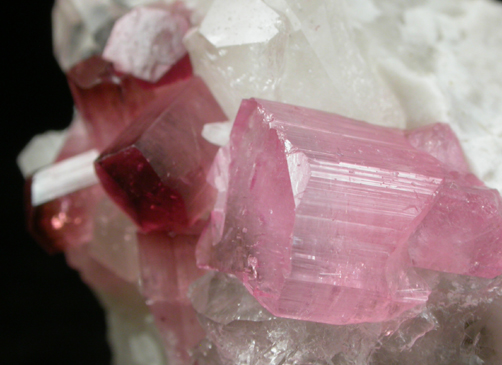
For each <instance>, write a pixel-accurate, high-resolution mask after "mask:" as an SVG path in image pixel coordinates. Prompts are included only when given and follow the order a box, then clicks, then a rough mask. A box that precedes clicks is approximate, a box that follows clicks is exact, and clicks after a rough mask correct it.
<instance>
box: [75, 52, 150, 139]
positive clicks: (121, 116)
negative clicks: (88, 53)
mask: <svg viewBox="0 0 502 365" xmlns="http://www.w3.org/2000/svg"><path fill="white" fill-rule="evenodd" d="M67 76H68V83H69V85H70V90H71V93H72V95H73V100H74V101H75V105H76V107H77V109H78V110H79V111H80V113H81V114H82V117H83V119H84V120H85V122H86V127H87V129H88V131H89V134H90V135H91V136H92V138H93V140H94V143H95V144H96V146H97V147H98V148H99V149H103V148H104V147H106V146H107V145H108V144H109V143H110V142H111V141H113V140H114V139H115V137H117V135H118V134H119V133H120V132H121V131H122V130H123V129H124V128H125V127H126V126H128V125H129V124H130V123H131V122H132V120H133V119H134V118H136V117H137V116H138V115H139V113H140V112H141V111H142V110H143V108H144V107H145V106H146V105H147V104H148V103H150V102H151V101H152V100H153V99H154V97H155V93H154V91H153V90H147V89H144V88H142V87H141V86H140V85H139V84H138V82H137V80H135V79H134V78H133V77H132V76H127V75H119V74H117V73H116V72H115V71H114V70H113V67H112V65H111V64H110V63H109V62H106V61H104V60H103V59H102V58H100V57H98V56H94V57H91V58H89V59H87V60H86V61H83V62H81V63H79V64H78V65H76V66H75V67H73V68H72V69H71V70H70V71H69V72H68V74H67Z"/></svg>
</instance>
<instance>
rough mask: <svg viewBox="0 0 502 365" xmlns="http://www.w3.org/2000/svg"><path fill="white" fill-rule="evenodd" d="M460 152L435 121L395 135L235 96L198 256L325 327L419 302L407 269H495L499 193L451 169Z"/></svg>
mask: <svg viewBox="0 0 502 365" xmlns="http://www.w3.org/2000/svg"><path fill="white" fill-rule="evenodd" d="M431 133H432V135H431V136H429V134H431ZM424 135H425V137H423V136H424ZM421 136H422V137H423V138H421ZM409 141H411V143H410V142H409ZM412 144H415V146H413V145H412ZM451 151H453V153H450V152H451ZM458 152H460V155H459V156H458V155H457V153H458ZM461 152H462V151H461V149H460V145H459V143H458V140H457V139H456V137H455V135H454V134H453V132H452V131H451V129H450V128H449V127H448V126H446V125H442V124H437V125H432V126H430V127H427V128H421V129H419V130H417V131H411V132H408V133H405V132H403V131H401V130H397V129H390V128H384V127H378V126H373V125H369V124H366V123H363V122H358V121H354V120H350V119H347V118H344V117H340V116H337V115H333V114H328V113H324V112H319V111H314V110H310V109H305V108H299V107H296V106H291V105H286V104H280V103H277V102H270V101H264V100H255V99H251V100H245V101H243V103H242V106H241V109H240V111H239V114H238V116H237V118H236V121H235V124H234V128H233V130H232V135H231V141H230V144H229V145H228V146H225V147H223V148H222V149H221V150H220V151H219V153H218V154H217V156H216V158H215V162H214V164H213V167H212V169H211V170H210V173H209V175H208V180H209V181H211V183H212V185H213V186H214V187H215V188H216V190H217V191H218V197H217V201H216V204H215V207H214V209H213V212H212V213H211V223H210V225H209V226H208V227H207V228H206V230H205V232H204V233H203V234H202V237H201V239H200V244H199V248H198V263H199V265H201V266H202V267H207V268H212V269H216V270H219V271H223V272H229V273H233V274H235V275H237V276H238V277H239V278H240V279H241V280H242V281H243V283H244V284H245V285H246V287H247V288H248V290H249V291H250V292H251V293H253V295H254V296H255V297H256V298H257V299H258V301H259V302H260V303H261V304H262V305H264V306H265V307H266V308H267V309H268V310H270V311H271V312H272V313H274V314H275V315H277V316H284V317H289V318H297V319H303V320H312V321H316V322H324V323H330V324H344V323H360V322H379V321H384V320H388V319H392V318H395V317H396V316H398V315H399V314H401V313H402V312H404V311H406V310H409V309H411V308H414V307H416V306H419V305H420V304H423V303H425V302H426V300H427V297H428V295H429V293H430V291H429V288H428V286H427V285H426V284H425V283H424V282H423V280H422V279H421V278H420V276H418V275H417V274H416V273H415V272H414V271H413V269H411V267H412V266H416V267H423V268H428V269H434V270H438V271H443V272H453V273H458V274H468V275H475V276H482V277H487V278H493V277H495V276H497V275H500V274H502V267H501V266H500V262H502V245H501V239H502V232H501V230H500V227H501V225H502V221H501V217H502V215H501V212H502V209H501V207H502V206H501V205H500V201H501V200H500V195H499V194H498V192H496V191H494V190H490V189H488V188H486V187H484V186H482V183H481V182H480V181H479V180H478V179H476V178H475V177H474V176H472V175H470V174H465V173H464V174H462V173H460V172H458V171H454V170H452V168H459V169H460V170H465V169H466V168H467V164H466V162H465V160H463V155H462V154H461ZM441 160H442V161H441ZM480 184H481V185H480ZM457 186H460V188H457ZM445 222H447V225H448V227H443V225H444V224H445ZM461 227H463V228H464V229H463V230H462V229H461ZM480 245H482V246H484V249H480V247H481V246H480ZM456 246H460V247H456ZM453 249H455V252H456V254H455V255H453V256H452V255H451V250H453ZM408 254H409V255H410V256H411V261H412V263H411V262H410V257H409V256H408ZM456 255H458V256H456ZM460 258H462V260H460ZM326 308H329V310H326Z"/></svg>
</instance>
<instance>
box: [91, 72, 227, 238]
mask: <svg viewBox="0 0 502 365" xmlns="http://www.w3.org/2000/svg"><path fill="white" fill-rule="evenodd" d="M222 120H226V117H225V115H224V114H223V112H222V111H221V109H220V107H219V106H218V104H217V103H216V101H215V100H214V99H213V97H212V96H211V93H210V92H209V90H208V89H207V87H206V86H205V84H204V83H203V81H202V80H201V79H199V78H193V79H191V80H189V81H186V82H181V83H178V84H175V85H173V86H171V87H166V88H165V90H163V93H162V94H159V96H158V98H157V99H156V101H155V102H154V103H153V104H152V105H151V106H150V107H149V108H148V109H147V110H145V112H144V113H143V114H142V115H141V116H140V117H138V119H137V120H136V121H135V123H134V124H133V125H131V127H130V128H128V129H126V130H125V131H124V132H123V133H122V134H121V136H120V137H119V138H118V139H117V140H116V141H115V142H114V143H113V144H112V145H111V146H110V147H109V148H107V149H106V150H105V151H104V152H103V153H102V154H101V156H100V157H99V159H98V161H97V162H96V164H95V167H96V171H97V174H98V176H99V178H100V180H101V182H102V184H103V186H104V188H105V190H106V191H107V192H108V194H109V195H110V197H111V198H112V199H113V200H114V201H115V202H116V203H117V204H119V205H120V206H121V207H122V208H123V209H124V211H125V212H126V213H127V214H128V215H129V216H130V217H131V218H132V219H133V221H135V223H136V224H137V225H138V226H139V227H140V228H141V230H143V231H144V232H149V231H153V230H159V229H168V230H172V231H176V232H187V231H188V232H189V231H196V230H199V229H200V228H201V224H203V221H204V220H205V219H206V218H207V216H208V214H209V212H210V209H211V208H212V204H213V203H214V193H213V192H212V189H211V187H210V186H209V185H208V184H207V182H206V174H207V171H208V170H209V167H210V165H211V162H212V160H213V158H214V156H215V154H216V151H217V147H216V146H215V145H212V144H211V143H209V142H207V141H206V140H204V139H203V138H202V136H201V132H202V128H203V126H204V124H206V123H211V122H217V121H222Z"/></svg>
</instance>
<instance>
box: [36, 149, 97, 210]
mask: <svg viewBox="0 0 502 365" xmlns="http://www.w3.org/2000/svg"><path fill="white" fill-rule="evenodd" d="M98 156H99V152H98V151H97V150H90V151H87V152H84V153H81V154H79V155H76V156H74V157H71V158H68V159H66V160H64V161H61V162H58V163H56V164H53V165H51V166H48V167H46V168H43V169H41V170H39V171H37V172H36V173H35V174H34V175H33V183H32V185H31V204H32V206H34V207H36V206H38V205H41V204H44V203H47V202H49V201H51V200H54V199H56V198H59V197H62V196H65V195H67V194H70V193H73V192H75V191H77V190H80V189H83V188H86V187H89V186H92V185H95V184H98V183H99V180H98V177H97V176H96V173H95V171H94V165H93V163H94V160H95V159H96V158H97V157H98Z"/></svg>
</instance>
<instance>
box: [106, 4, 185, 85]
mask: <svg viewBox="0 0 502 365" xmlns="http://www.w3.org/2000/svg"><path fill="white" fill-rule="evenodd" d="M189 15H190V14H189V13H188V11H187V9H185V7H184V6H183V4H182V3H175V4H173V5H171V6H166V5H158V4H157V5H154V6H143V7H137V8H134V9H133V10H131V11H130V12H129V13H127V14H126V15H124V16H123V17H122V18H120V19H119V20H118V21H117V22H116V23H115V25H114V27H113V30H112V33H111V35H110V38H108V42H107V44H106V47H105V49H104V51H103V58H104V59H106V60H108V61H110V62H113V65H114V67H115V69H116V70H117V71H120V72H123V73H127V74H130V75H133V76H135V77H137V78H139V79H142V80H145V81H149V82H157V81H159V79H160V78H161V77H162V76H163V75H164V74H165V73H166V72H167V71H168V70H169V69H170V68H171V66H173V65H174V64H175V63H176V62H177V61H179V60H180V59H181V58H182V57H183V56H184V55H185V54H186V49H185V47H184V46H183V43H182V39H183V36H184V35H185V33H186V32H187V31H188V29H189V28H190V21H189Z"/></svg>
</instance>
